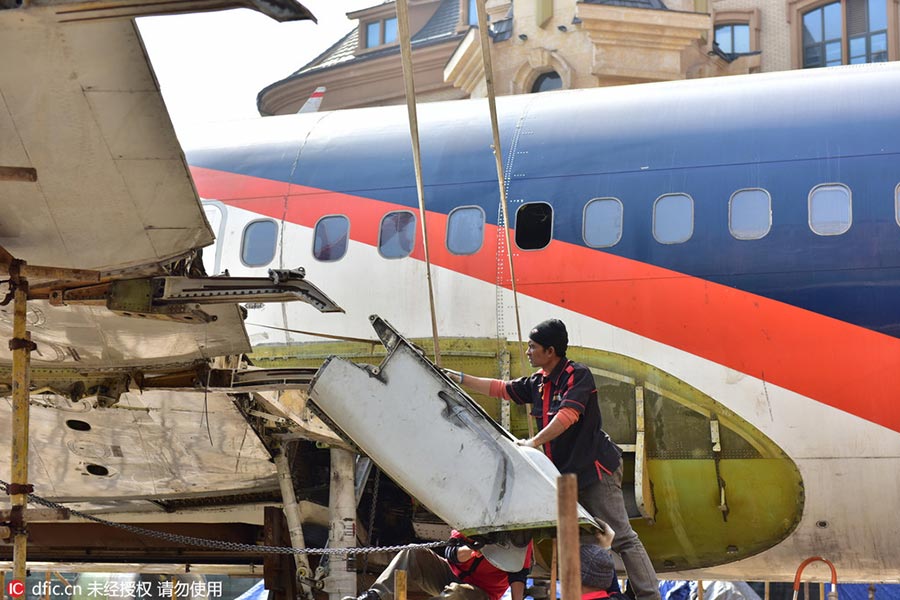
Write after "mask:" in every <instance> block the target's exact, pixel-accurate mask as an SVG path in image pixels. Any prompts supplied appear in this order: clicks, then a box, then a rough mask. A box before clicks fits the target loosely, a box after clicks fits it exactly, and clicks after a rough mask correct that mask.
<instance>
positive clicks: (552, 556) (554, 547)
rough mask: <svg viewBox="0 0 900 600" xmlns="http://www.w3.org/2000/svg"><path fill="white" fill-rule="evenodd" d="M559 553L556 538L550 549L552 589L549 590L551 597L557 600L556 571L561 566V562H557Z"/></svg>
mask: <svg viewBox="0 0 900 600" xmlns="http://www.w3.org/2000/svg"><path fill="white" fill-rule="evenodd" d="M558 555H559V549H558V548H557V545H556V538H554V539H553V544H552V546H551V550H550V589H549V590H548V592H549V594H550V598H552V599H553V600H556V580H557V577H556V571H557V568H558V567H559V563H558V562H557V556H558Z"/></svg>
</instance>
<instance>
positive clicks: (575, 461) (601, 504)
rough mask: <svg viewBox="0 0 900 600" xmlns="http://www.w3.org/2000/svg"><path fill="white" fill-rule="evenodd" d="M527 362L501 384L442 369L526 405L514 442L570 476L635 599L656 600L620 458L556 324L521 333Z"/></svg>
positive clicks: (586, 375)
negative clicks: (527, 431) (610, 536)
mask: <svg viewBox="0 0 900 600" xmlns="http://www.w3.org/2000/svg"><path fill="white" fill-rule="evenodd" d="M528 338H529V339H528V351H527V356H528V361H529V362H530V363H531V366H533V367H537V368H538V369H539V370H538V371H537V372H536V373H534V374H532V375H530V376H528V377H520V378H519V379H513V380H512V381H502V380H499V379H487V378H484V377H474V376H471V375H466V374H465V373H463V372H461V371H445V372H446V373H447V375H448V376H449V377H450V378H451V379H453V380H455V381H457V382H459V383H460V384H462V385H464V386H466V387H468V388H471V389H472V390H475V391H476V392H480V393H482V394H486V395H490V396H493V397H494V398H500V399H503V400H509V401H512V402H515V403H517V404H531V415H532V416H533V417H534V418H535V419H536V420H537V424H538V427H539V428H540V431H538V433H537V434H536V435H535V436H534V437H533V438H529V439H525V440H518V441H517V442H516V443H518V444H519V445H521V446H530V447H532V448H540V447H543V448H544V452H545V453H546V454H547V456H548V457H549V458H550V460H552V461H553V464H554V465H556V468H557V469H559V472H560V473H574V474H575V475H576V476H577V478H578V502H579V503H580V504H581V505H582V506H583V507H584V508H585V509H587V511H588V512H589V513H591V515H593V516H594V517H595V518H597V519H599V520H602V521H603V522H604V523H605V524H608V525H609V526H611V527H612V529H613V530H614V531H615V534H616V537H615V540H614V541H613V543H612V549H613V551H614V552H616V553H617V554H618V555H619V556H621V557H622V562H624V563H625V570H626V571H627V572H628V580H629V581H630V582H631V585H632V586H633V587H634V591H635V595H636V597H637V600H659V587H658V584H657V581H656V571H655V570H654V568H653V563H651V562H650V558H649V557H648V556H647V551H646V550H645V549H644V545H643V544H642V543H641V540H640V539H639V538H638V536H637V534H636V533H635V532H634V530H633V529H632V528H631V524H630V523H629V520H628V512H627V511H626V509H625V499H624V497H623V496H622V460H621V455H622V452H621V450H620V449H619V447H618V446H616V445H615V444H614V443H613V442H612V440H610V439H609V436H608V435H606V432H604V431H603V429H602V425H603V419H602V417H601V415H600V404H599V403H598V401H597V386H596V384H595V383H594V375H593V373H591V370H590V369H589V368H588V367H587V366H585V365H582V364H580V363H577V362H575V361H572V360H569V359H568V358H566V350H567V349H568V346H569V334H568V332H567V331H566V326H565V324H564V323H563V322H562V321H560V320H558V319H548V320H546V321H543V322H541V323H538V324H537V325H536V326H535V327H534V329H532V330H531V331H530V332H529V334H528Z"/></svg>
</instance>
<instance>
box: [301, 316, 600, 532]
mask: <svg viewBox="0 0 900 600" xmlns="http://www.w3.org/2000/svg"><path fill="white" fill-rule="evenodd" d="M378 321H380V320H376V328H377V326H378ZM381 323H383V321H381ZM387 327H389V326H387ZM390 331H392V330H390ZM379 335H382V339H385V338H384V336H383V334H382V333H381V332H379ZM395 335H396V334H395ZM386 345H387V346H388V351H389V354H388V356H387V357H386V358H385V360H384V362H382V364H381V366H380V367H377V368H375V367H364V366H360V365H356V364H354V363H351V362H349V361H346V360H343V359H340V358H337V357H332V358H330V359H329V360H328V361H327V362H326V363H325V364H324V365H323V366H322V368H321V369H319V372H318V373H317V374H316V377H315V379H314V380H313V382H312V384H311V385H310V396H311V397H312V399H313V401H314V402H315V403H316V405H317V406H318V407H319V408H320V409H321V410H322V411H323V412H324V413H325V414H326V415H327V416H328V417H329V418H330V419H331V420H332V421H333V422H334V423H335V424H336V425H337V426H338V427H340V428H341V429H342V430H343V432H344V433H345V434H346V435H347V436H348V437H349V438H350V439H351V440H353V442H354V443H356V444H357V445H358V446H359V447H360V448H361V449H362V450H363V451H364V452H365V453H366V454H367V455H368V456H370V457H371V458H372V460H374V461H375V463H376V464H377V465H378V466H379V467H381V469H382V470H384V472H385V473H387V474H388V475H389V476H390V477H391V479H393V480H394V481H395V482H397V483H398V484H399V485H400V486H401V487H403V488H404V489H405V490H406V491H407V492H409V493H410V494H411V495H412V496H413V497H415V498H417V499H418V500H419V501H421V502H422V503H423V504H424V505H425V506H427V507H428V509H429V510H431V511H432V512H433V513H434V514H436V515H437V516H438V517H440V518H441V519H443V520H444V521H445V522H446V523H447V524H448V525H450V526H452V527H454V528H456V529H458V530H460V531H463V532H465V533H469V534H473V533H486V532H491V531H501V530H510V529H529V528H539V527H550V526H555V524H556V520H557V508H556V505H557V501H556V478H557V477H558V476H559V472H558V471H557V470H556V468H555V467H554V466H553V464H552V463H551V462H550V459H548V458H547V457H546V456H544V454H543V453H542V452H540V451H539V450H535V449H533V448H522V447H520V446H517V445H516V444H515V442H514V441H513V440H514V438H513V437H512V435H511V434H510V433H509V432H507V431H506V430H504V429H503V428H501V427H500V426H499V425H497V423H495V422H494V421H493V420H492V419H491V418H490V417H489V416H488V415H487V414H486V413H485V412H484V411H483V410H482V409H481V408H480V407H479V406H478V405H477V404H475V403H474V402H473V401H472V400H471V398H469V397H468V396H467V395H466V394H465V393H464V392H463V391H462V390H461V389H460V388H459V387H458V386H456V385H455V384H453V383H452V382H451V381H450V380H449V379H448V378H447V377H445V376H444V375H443V374H442V373H441V372H440V371H439V370H438V369H437V368H436V367H435V366H434V365H433V364H432V363H431V362H430V361H428V360H427V359H426V358H424V357H423V356H422V355H421V354H420V353H419V352H418V351H417V350H416V349H414V348H413V347H412V346H411V345H410V344H409V343H408V342H407V341H406V340H404V339H402V338H401V337H399V336H397V337H395V338H394V339H393V340H389V341H388V343H386ZM579 520H580V521H581V522H582V523H584V524H594V521H593V520H592V519H591V517H590V515H589V514H588V513H587V511H585V510H584V509H583V508H581V507H579Z"/></svg>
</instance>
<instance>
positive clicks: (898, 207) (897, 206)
mask: <svg viewBox="0 0 900 600" xmlns="http://www.w3.org/2000/svg"><path fill="white" fill-rule="evenodd" d="M894 218H895V219H896V220H897V225H900V183H898V184H897V187H896V188H894Z"/></svg>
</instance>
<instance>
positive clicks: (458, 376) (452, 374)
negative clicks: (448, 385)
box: [441, 369, 462, 383]
mask: <svg viewBox="0 0 900 600" xmlns="http://www.w3.org/2000/svg"><path fill="white" fill-rule="evenodd" d="M441 371H442V372H443V373H444V375H446V376H447V377H449V378H450V380H451V381H455V382H456V383H462V372H461V371H453V370H452V369H441Z"/></svg>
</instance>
